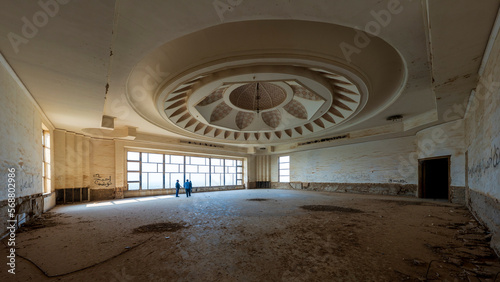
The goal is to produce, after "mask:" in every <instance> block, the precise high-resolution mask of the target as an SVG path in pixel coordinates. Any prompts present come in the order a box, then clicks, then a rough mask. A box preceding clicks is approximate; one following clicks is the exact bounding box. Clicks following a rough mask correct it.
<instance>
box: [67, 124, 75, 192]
mask: <svg viewBox="0 0 500 282" xmlns="http://www.w3.org/2000/svg"><path fill="white" fill-rule="evenodd" d="M65 163H66V187H65V188H75V171H76V170H75V166H76V154H75V133H71V132H67V133H66V160H65Z"/></svg>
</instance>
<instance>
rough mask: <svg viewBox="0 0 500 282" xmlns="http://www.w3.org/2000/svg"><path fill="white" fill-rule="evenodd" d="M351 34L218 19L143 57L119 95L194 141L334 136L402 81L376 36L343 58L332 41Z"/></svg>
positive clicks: (401, 70) (309, 25)
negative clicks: (217, 22) (217, 21)
mask: <svg viewBox="0 0 500 282" xmlns="http://www.w3.org/2000/svg"><path fill="white" fill-rule="evenodd" d="M270 27H272V28H270ZM228 34H230V35H231V36H228ZM355 36H356V31H355V30H354V29H352V28H348V27H343V26H338V25H334V24H327V23H317V22H307V21H294V20H290V21H288V20H280V21H255V22H254V21H250V22H235V23H228V24H221V25H217V26H214V27H210V28H207V29H203V30H200V31H197V32H194V33H191V34H188V35H185V36H183V37H180V38H178V39H175V40H172V41H170V42H168V43H166V44H164V45H163V46H160V47H158V48H157V49H156V50H155V51H153V52H152V53H150V54H149V55H148V56H146V57H145V58H143V59H142V60H141V62H140V63H139V64H138V65H137V66H136V67H135V68H134V70H133V71H132V73H131V74H130V77H129V79H128V82H127V92H126V94H127V96H126V97H127V99H128V101H129V102H130V104H131V105H132V107H133V108H134V109H135V110H136V112H137V113H138V114H139V115H141V116H142V117H143V118H145V119H146V120H148V121H150V122H151V123H153V124H155V125H157V126H159V127H161V128H164V129H166V130H167V131H168V132H172V133H176V134H179V135H183V136H186V137H191V138H196V139H199V140H207V141H217V142H221V143H244V144H261V143H266V144H279V143H284V142H290V141H291V140H294V141H299V140H301V139H306V138H312V137H318V136H325V135H329V134H334V133H335V132H338V131H341V130H344V131H345V130H346V129H347V128H349V127H350V126H353V125H355V124H359V123H361V122H363V121H366V120H368V119H369V118H370V117H372V116H374V115H376V114H377V113H379V112H381V111H382V110H383V109H385V108H386V107H387V106H389V105H390V104H391V103H393V101H395V99H396V98H397V97H398V95H399V94H400V91H401V89H402V86H403V85H404V82H405V79H406V68H405V66H404V62H403V61H402V59H401V56H400V55H399V54H398V52H397V51H396V50H394V49H393V48H392V47H391V46H390V45H389V44H387V43H386V42H384V41H383V40H381V39H380V38H377V37H373V38H371V41H370V44H369V45H368V46H365V47H364V48H363V50H359V52H356V53H351V54H347V55H349V56H346V53H345V51H346V50H345V49H342V48H341V47H342V46H344V45H345V44H344V43H346V42H351V41H352V40H353V38H354V37H355ZM353 54H355V55H353ZM138 130H139V131H140V128H139V129H138Z"/></svg>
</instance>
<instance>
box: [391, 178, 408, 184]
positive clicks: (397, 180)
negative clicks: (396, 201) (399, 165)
mask: <svg viewBox="0 0 500 282" xmlns="http://www.w3.org/2000/svg"><path fill="white" fill-rule="evenodd" d="M389 183H399V184H407V183H408V182H407V181H406V180H404V179H389Z"/></svg>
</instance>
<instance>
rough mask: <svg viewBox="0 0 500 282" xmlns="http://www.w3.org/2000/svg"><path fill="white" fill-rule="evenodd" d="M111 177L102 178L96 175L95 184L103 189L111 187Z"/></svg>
mask: <svg viewBox="0 0 500 282" xmlns="http://www.w3.org/2000/svg"><path fill="white" fill-rule="evenodd" d="M111 183H112V182H111V175H110V176H108V177H105V176H101V175H100V174H94V184H96V185H98V186H103V187H109V186H110V185H111Z"/></svg>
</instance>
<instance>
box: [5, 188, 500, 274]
mask: <svg viewBox="0 0 500 282" xmlns="http://www.w3.org/2000/svg"><path fill="white" fill-rule="evenodd" d="M247 199H270V201H268V202H264V203H265V204H258V203H255V202H253V203H252V202H247V201H246V200H247ZM141 200H142V199H141ZM382 200H387V201H382ZM389 200H392V201H393V202H394V201H401V202H405V201H408V202H412V204H411V205H410V204H408V205H406V204H403V203H402V204H391V203H390V201H389ZM275 201H276V202H275ZM420 201H422V202H425V204H422V205H418V204H417V205H415V204H413V203H414V202H420ZM114 203H116V205H112V206H99V207H94V206H92V205H85V204H83V205H68V206H58V207H56V208H54V210H53V211H54V213H55V216H54V218H55V220H56V221H57V222H60V224H59V225H57V226H54V227H52V228H41V229H36V230H33V231H31V232H24V233H20V234H17V236H16V248H17V249H16V254H19V255H22V256H24V257H26V258H29V259H30V260H31V261H33V262H35V263H36V264H37V265H39V266H40V267H41V269H43V270H44V271H46V272H47V273H49V274H51V275H54V274H61V273H63V274H64V273H72V274H69V275H64V276H60V277H58V279H59V280H58V281H61V282H65V281H217V282H219V281H222V282H225V281H231V282H233V281H245V282H247V281H248V282H252V281H287V282H288V281H346V282H349V281H353V282H354V281H356V282H357V281H384V282H386V281H426V280H428V281H430V280H431V279H436V278H437V279H438V280H433V281H439V280H441V281H493V280H494V276H495V275H496V273H497V272H498V271H500V260H499V259H498V258H497V257H496V256H495V254H494V253H493V251H492V250H491V249H490V248H489V247H488V243H489V240H490V237H489V234H488V233H487V231H485V230H484V229H482V227H481V226H480V225H479V224H478V223H477V222H476V221H475V220H474V218H473V217H472V215H471V214H470V213H469V211H468V210H466V209H464V207H463V206H459V205H454V204H443V203H441V202H436V205H429V204H433V203H434V202H433V201H428V200H419V199H415V198H413V199H408V198H402V197H391V196H373V195H359V194H344V193H327V192H312V191H293V190H278V189H258V190H240V191H227V192H210V193H196V194H195V196H194V197H190V198H184V197H182V198H175V197H172V198H151V199H150V200H148V201H139V198H138V200H137V201H134V202H131V201H130V199H127V200H116V201H114ZM268 203H272V204H268ZM305 205H309V206H334V207H344V208H349V209H354V210H361V211H363V213H359V212H356V213H348V212H312V211H311V212H307V211H306V212H305V210H303V209H300V208H299V207H301V206H305ZM333 209H334V210H335V211H337V210H338V208H333ZM89 221H90V222H89ZM151 223H181V224H183V225H184V223H185V225H184V226H189V228H183V229H179V230H178V231H177V232H168V231H167V232H165V233H166V234H165V233H161V232H151V233H134V234H133V235H131V236H128V235H127V234H129V235H130V232H131V231H132V229H133V228H135V227H138V226H143V225H149V224H151ZM155 229H156V228H154V227H153V228H152V230H155ZM4 243H6V241H5V240H4ZM7 254H8V249H7V247H5V246H3V244H0V256H3V257H6V256H7ZM93 265H95V266H93ZM89 266H93V267H92V268H87V267H89ZM81 269H83V270H82V271H78V272H74V271H77V270H81ZM6 270H7V267H6V266H4V267H2V266H0V279H1V277H10V276H8V273H7V272H6ZM15 281H37V282H38V281H40V282H51V281H54V279H51V278H47V277H45V276H44V275H43V274H42V273H41V272H40V271H39V270H38V269H37V268H36V267H35V266H33V265H32V264H31V263H30V262H28V261H26V260H23V259H21V258H20V257H18V258H17V260H16V276H15ZM497 281H498V279H497Z"/></svg>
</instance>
